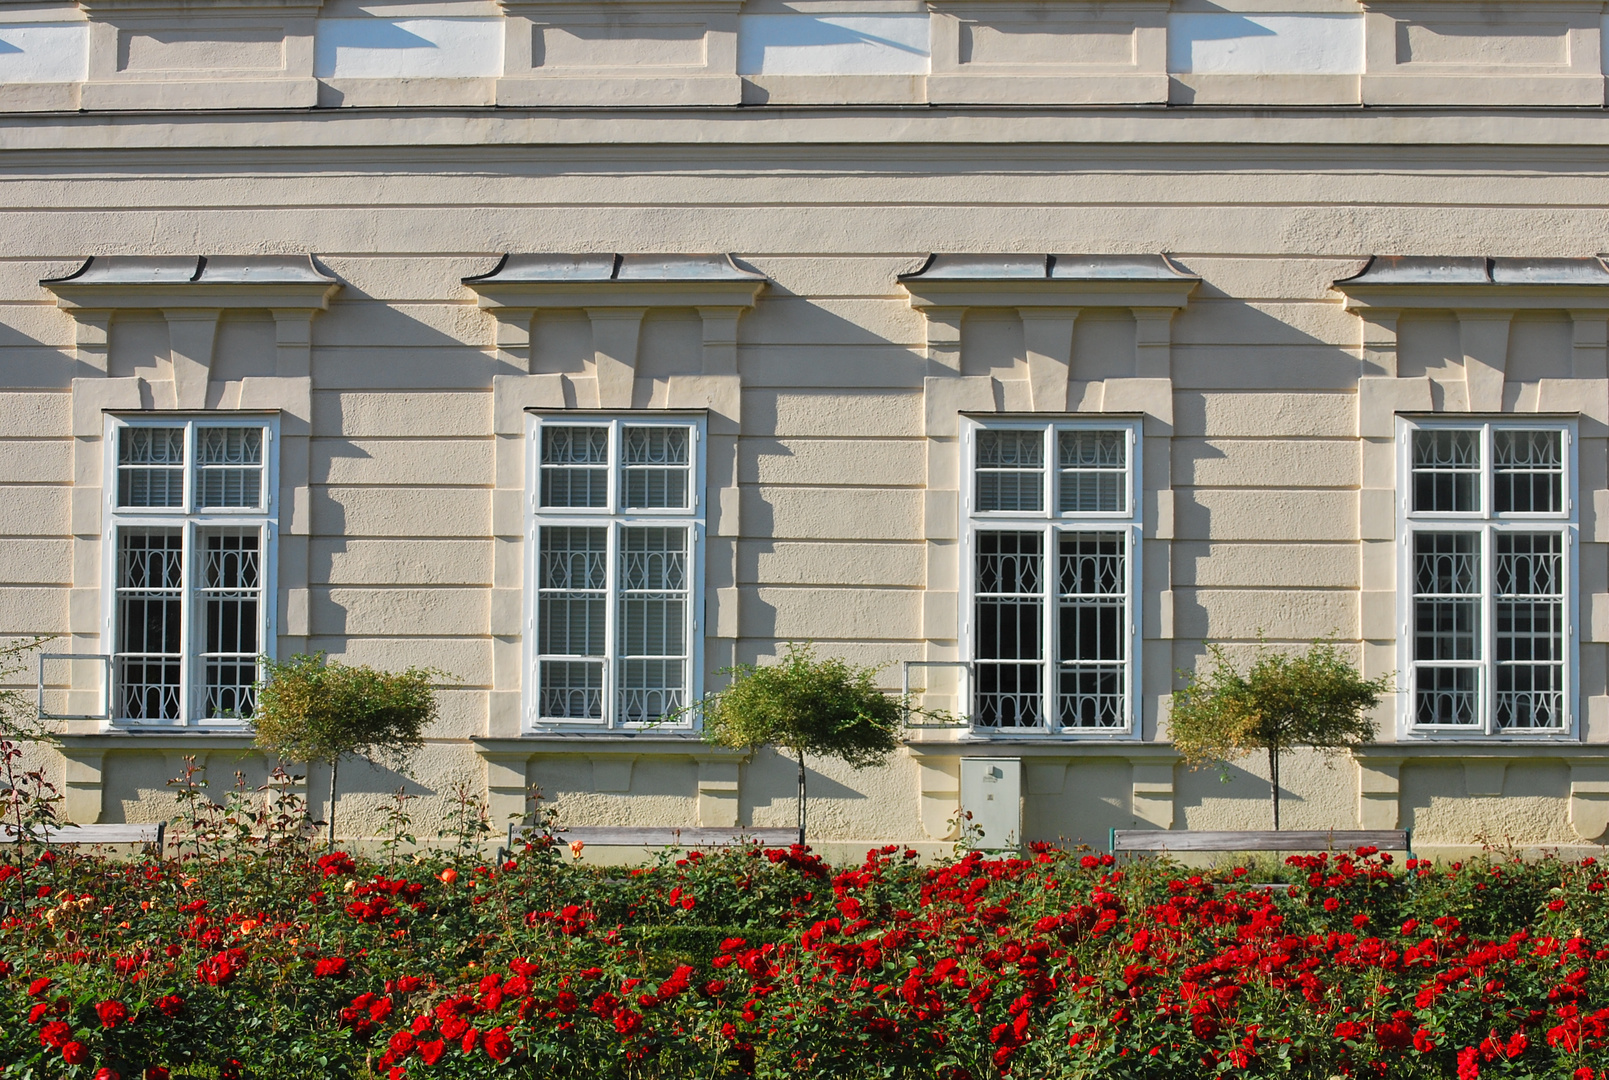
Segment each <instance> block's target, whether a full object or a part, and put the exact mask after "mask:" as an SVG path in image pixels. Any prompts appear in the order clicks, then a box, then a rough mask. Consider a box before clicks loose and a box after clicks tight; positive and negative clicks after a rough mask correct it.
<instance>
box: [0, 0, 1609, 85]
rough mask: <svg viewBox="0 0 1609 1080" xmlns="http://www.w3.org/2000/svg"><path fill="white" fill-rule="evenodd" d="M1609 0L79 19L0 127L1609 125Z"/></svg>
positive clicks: (1152, 2)
mask: <svg viewBox="0 0 1609 1080" xmlns="http://www.w3.org/2000/svg"><path fill="white" fill-rule="evenodd" d="M1604 22H1605V20H1604V14H1603V5H1602V3H1600V2H1598V0H1524V2H1521V0H1508V2H1504V3H1480V4H1453V3H1447V2H1445V0H1361V2H1360V0H1226V2H1224V3H1221V4H1219V3H1208V2H1207V0H501V2H500V3H499V2H494V0H205V2H204V3H200V4H191V5H174V4H171V3H170V2H169V0H76V2H74V3H62V2H59V0H56V2H43V3H38V4H28V3H13V4H7V5H5V7H4V9H3V10H0V110H3V111H64V110H76V109H80V108H82V109H89V110H119V109H142V110H149V109H157V110H212V109H230V108H252V109H261V108H304V107H308V106H323V107H362V106H431V105H457V106H463V105H487V106H490V105H504V106H516V107H571V106H578V105H579V106H632V107H638V106H686V105H739V104H750V105H758V104H821V105H833V104H843V105H849V104H877V103H884V104H899V103H905V104H936V105H937V104H942V105H954V106H962V107H975V106H976V107H988V106H1016V105H1086V104H1099V105H1114V104H1162V103H1170V104H1175V105H1185V104H1246V105H1305V104H1353V105H1373V106H1393V105H1404V106H1424V105H1430V106H1447V107H1453V106H1458V107H1470V106H1477V107H1492V106H1495V107H1509V106H1533V107H1553V106H1574V107H1580V106H1598V107H1601V106H1603V104H1604V99H1605V95H1604V60H1603V48H1602V33H1603V27H1604Z"/></svg>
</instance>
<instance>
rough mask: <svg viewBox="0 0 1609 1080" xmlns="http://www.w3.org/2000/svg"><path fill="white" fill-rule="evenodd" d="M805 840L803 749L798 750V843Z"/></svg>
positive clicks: (802, 843)
mask: <svg viewBox="0 0 1609 1080" xmlns="http://www.w3.org/2000/svg"><path fill="white" fill-rule="evenodd" d="M804 842H805V766H804V751H803V750H800V751H799V845H800V846H801V847H803V846H804Z"/></svg>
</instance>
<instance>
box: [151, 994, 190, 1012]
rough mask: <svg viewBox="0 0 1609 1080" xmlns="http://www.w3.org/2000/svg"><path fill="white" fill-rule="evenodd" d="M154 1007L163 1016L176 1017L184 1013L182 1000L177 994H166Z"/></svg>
mask: <svg viewBox="0 0 1609 1080" xmlns="http://www.w3.org/2000/svg"><path fill="white" fill-rule="evenodd" d="M156 1007H157V1010H158V1011H159V1012H161V1013H162V1015H163V1016H168V1017H173V1016H178V1015H179V1014H180V1013H182V1012H184V998H182V997H180V996H179V995H178V994H167V995H164V996H163V997H162V998H161V999H159V1000H158V1001H157V1003H156Z"/></svg>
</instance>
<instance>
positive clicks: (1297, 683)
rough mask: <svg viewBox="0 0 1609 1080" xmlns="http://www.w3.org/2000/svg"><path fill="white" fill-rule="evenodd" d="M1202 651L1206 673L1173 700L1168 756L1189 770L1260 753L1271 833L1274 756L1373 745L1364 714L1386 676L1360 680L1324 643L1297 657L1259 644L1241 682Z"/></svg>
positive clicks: (1385, 688) (1218, 653) (1383, 688)
mask: <svg viewBox="0 0 1609 1080" xmlns="http://www.w3.org/2000/svg"><path fill="white" fill-rule="evenodd" d="M1209 652H1210V654H1211V656H1212V665H1211V667H1210V668H1209V669H1208V670H1207V672H1206V673H1205V674H1203V673H1201V672H1199V671H1198V672H1196V673H1194V674H1192V675H1191V676H1190V677H1189V681H1188V683H1186V685H1185V687H1184V689H1183V690H1180V691H1178V692H1177V693H1175V694H1174V695H1173V712H1172V714H1171V718H1170V720H1169V734H1170V737H1171V738H1172V740H1173V746H1174V749H1176V750H1178V751H1179V754H1180V756H1181V757H1183V758H1184V760H1185V761H1186V762H1188V763H1190V764H1191V765H1202V764H1206V763H1210V762H1227V761H1233V760H1234V759H1236V758H1239V757H1244V756H1245V755H1247V754H1250V753H1253V752H1254V751H1258V750H1263V751H1266V752H1267V754H1268V762H1269V773H1270V778H1269V779H1270V784H1271V786H1272V793H1273V801H1274V828H1276V829H1277V828H1279V755H1280V754H1281V753H1282V752H1283V751H1285V750H1288V749H1290V748H1291V747H1296V746H1311V747H1314V748H1316V749H1319V750H1338V749H1341V748H1344V747H1348V746H1357V745H1359V744H1361V743H1365V742H1367V741H1369V740H1370V739H1372V738H1373V737H1374V721H1373V719H1371V717H1370V716H1369V713H1370V712H1371V711H1373V709H1374V708H1375V706H1376V705H1378V704H1379V703H1380V697H1381V695H1382V694H1387V693H1390V691H1391V677H1390V676H1389V675H1386V676H1381V677H1380V678H1378V679H1365V678H1363V676H1362V675H1360V674H1359V673H1358V670H1357V669H1356V668H1354V667H1353V666H1352V665H1351V664H1350V663H1349V662H1348V661H1347V659H1346V658H1345V657H1344V656H1342V655H1341V653H1340V651H1339V650H1338V649H1337V648H1336V647H1335V644H1334V643H1333V642H1329V641H1315V642H1314V643H1313V645H1312V647H1311V648H1309V649H1308V651H1307V652H1306V653H1305V654H1302V655H1297V656H1292V655H1290V654H1287V653H1280V652H1274V651H1273V650H1271V649H1269V648H1267V647H1266V646H1265V645H1259V646H1258V648H1257V657H1256V659H1255V660H1253V661H1252V665H1251V669H1250V670H1249V671H1248V672H1247V673H1246V674H1244V675H1242V674H1241V673H1240V671H1239V670H1238V669H1237V668H1236V667H1235V665H1234V664H1233V663H1231V662H1230V660H1229V658H1228V657H1227V656H1226V655H1225V654H1224V651H1223V649H1222V648H1221V647H1219V646H1217V645H1213V646H1211V647H1210V648H1209Z"/></svg>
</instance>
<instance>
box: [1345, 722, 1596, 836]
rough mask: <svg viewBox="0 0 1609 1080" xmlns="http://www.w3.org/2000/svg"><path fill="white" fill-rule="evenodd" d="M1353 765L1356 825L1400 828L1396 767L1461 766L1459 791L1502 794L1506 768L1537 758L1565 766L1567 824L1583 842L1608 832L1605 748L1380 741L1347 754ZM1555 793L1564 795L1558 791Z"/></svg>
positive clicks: (1490, 795) (1492, 795)
mask: <svg viewBox="0 0 1609 1080" xmlns="http://www.w3.org/2000/svg"><path fill="white" fill-rule="evenodd" d="M1352 756H1353V758H1354V760H1356V762H1357V765H1358V789H1357V792H1358V826H1359V827H1360V828H1364V829H1397V828H1401V827H1402V822H1403V813H1402V770H1403V768H1404V767H1411V766H1413V765H1415V764H1427V765H1428V764H1439V765H1446V764H1462V765H1463V768H1464V791H1465V793H1466V794H1468V795H1471V796H1476V797H1486V798H1496V797H1498V796H1501V795H1502V794H1503V785H1504V781H1505V777H1506V773H1507V771H1508V767H1509V766H1510V765H1513V764H1521V763H1530V762H1537V761H1562V762H1563V763H1564V764H1565V765H1566V766H1567V767H1568V768H1569V770H1570V780H1569V791H1568V793H1567V797H1568V799H1569V819H1570V828H1571V830H1572V831H1574V833H1575V834H1576V836H1577V837H1578V838H1579V839H1581V840H1582V841H1583V842H1585V843H1600V842H1603V841H1605V839H1606V838H1609V837H1606V834H1609V747H1600V746H1579V745H1577V746H1570V745H1562V744H1538V745H1534V746H1523V745H1514V744H1503V745H1493V744H1491V743H1477V744H1469V743H1426V744H1422V745H1411V746H1410V745H1404V744H1402V743H1395V744H1391V743H1383V744H1377V745H1374V746H1368V747H1364V748H1362V749H1359V750H1354V751H1353V752H1352ZM1561 794H1566V793H1564V792H1561Z"/></svg>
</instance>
